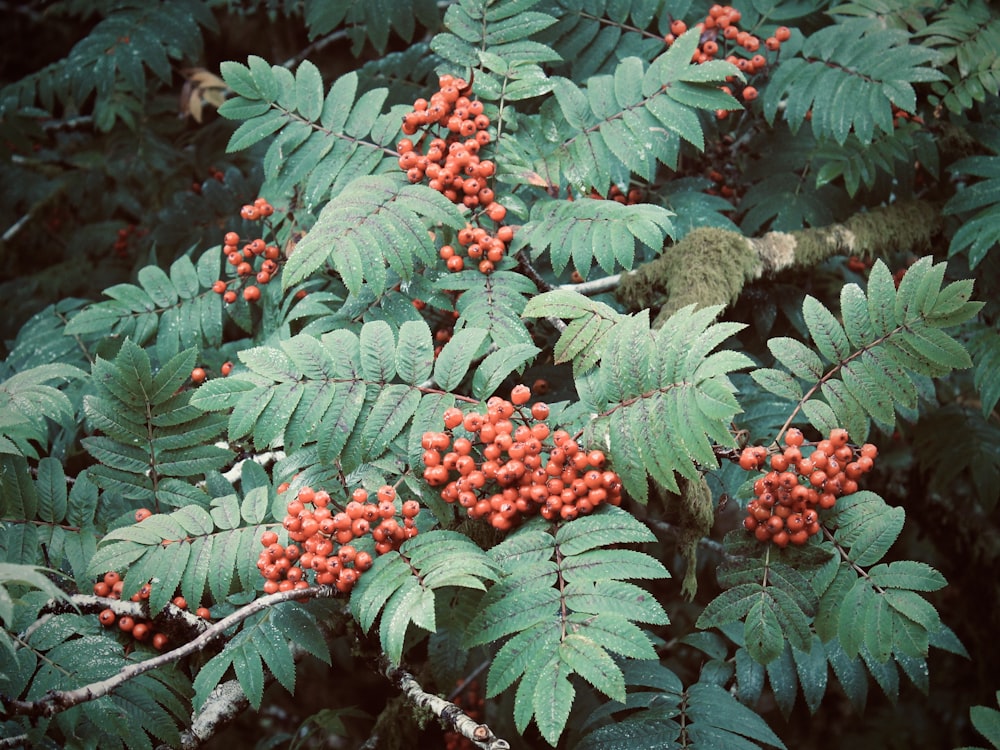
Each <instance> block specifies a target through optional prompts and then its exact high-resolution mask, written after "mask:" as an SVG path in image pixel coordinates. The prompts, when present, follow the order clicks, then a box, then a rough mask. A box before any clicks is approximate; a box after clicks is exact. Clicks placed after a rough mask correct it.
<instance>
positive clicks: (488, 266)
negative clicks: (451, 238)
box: [438, 226, 514, 273]
mask: <svg viewBox="0 0 1000 750" xmlns="http://www.w3.org/2000/svg"><path fill="white" fill-rule="evenodd" d="M513 237H514V230H513V229H512V228H511V227H509V226H502V227H500V228H499V229H497V231H496V232H495V233H494V234H490V233H489V232H487V231H486V230H485V229H483V228H482V227H472V226H467V227H465V228H463V229H460V230H459V231H458V236H457V237H456V239H457V240H458V247H455V246H454V245H442V246H441V249H440V250H439V251H438V254H439V255H440V256H441V259H442V260H443V261H444V262H445V265H446V266H447V267H448V270H449V271H461V270H463V269H464V268H465V258H464V257H462V253H463V252H464V253H465V257H467V258H468V259H469V260H472V261H477V262H478V266H477V267H478V268H479V271H480V273H493V269H494V268H495V267H496V264H497V263H499V262H500V261H501V260H503V256H504V254H505V253H506V252H507V245H508V244H510V241H511V239H513Z"/></svg>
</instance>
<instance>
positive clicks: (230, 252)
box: [212, 198, 282, 304]
mask: <svg viewBox="0 0 1000 750" xmlns="http://www.w3.org/2000/svg"><path fill="white" fill-rule="evenodd" d="M273 213H274V207H273V206H272V205H271V204H270V203H268V202H267V200H266V199H264V198H257V199H256V200H255V201H254V202H253V203H252V204H250V203H248V204H247V205H245V206H243V208H242V209H240V216H241V217H242V218H244V219H246V220H247V221H257V220H258V219H263V218H267V217H268V216H270V215H271V214H273ZM222 243H223V244H222V253H223V255H225V256H226V261H227V262H228V263H229V265H230V266H233V268H234V269H235V272H236V276H237V278H238V279H240V281H241V282H246V281H250V280H251V279H252V280H255V281H256V283H252V281H251V283H249V284H246V285H245V286H244V287H243V299H245V300H246V301H247V302H256V301H257V300H259V299H260V287H259V286H257V285H258V284H261V285H263V284H267V283H269V282H270V281H271V279H272V278H274V276H275V274H276V273H277V272H278V269H279V267H280V264H281V260H282V253H281V248H279V247H278V246H277V245H268V244H267V243H266V242H265V241H264V239H263V238H262V237H258V238H256V239H254V240H251V241H250V242H247V243H246V244H244V245H243V247H242V248H240V247H239V243H240V236H239V234H237V233H236V232H226V235H225V237H223V238H222ZM257 258H263V261H262V262H261V264H260V266H259V267H257V266H256V265H255V263H256V259H257ZM212 291H213V292H215V293H216V294H221V295H222V299H223V301H224V302H225V303H226V304H232V303H233V302H235V301H236V290H235V289H230V288H229V282H226V281H224V280H222V279H219V280H218V281H216V282H215V283H214V284H212Z"/></svg>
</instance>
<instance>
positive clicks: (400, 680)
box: [382, 660, 510, 750]
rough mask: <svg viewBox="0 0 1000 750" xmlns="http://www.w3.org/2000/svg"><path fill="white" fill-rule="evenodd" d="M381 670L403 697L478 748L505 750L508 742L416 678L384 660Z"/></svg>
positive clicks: (507, 747) (508, 744)
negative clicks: (433, 692) (424, 686)
mask: <svg viewBox="0 0 1000 750" xmlns="http://www.w3.org/2000/svg"><path fill="white" fill-rule="evenodd" d="M382 666H383V669H382V671H383V673H384V674H385V676H386V677H388V678H389V680H390V681H391V682H392V683H393V684H394V685H396V686H397V687H398V688H399V689H400V690H402V691H403V694H404V695H405V696H406V698H407V700H409V701H410V702H412V703H413V704H414V705H417V706H420V707H421V708H426V709H428V710H429V711H431V712H432V713H433V714H434V715H435V716H437V717H438V718H439V719H440V720H441V723H442V724H444V725H445V726H447V727H449V728H450V729H454V730H455V731H456V732H458V733H459V734H461V735H462V736H463V737H465V738H467V739H468V740H469V741H471V742H472V743H474V744H475V745H476V747H479V748H482V750H509V749H510V743H509V742H507V740H504V739H500V738H499V737H497V736H496V735H495V734H493V730H492V729H490V728H489V727H488V726H487V725H486V724H480V723H479V722H477V721H476V720H475V719H473V718H472V717H471V716H469V715H468V714H466V713H465V712H464V711H463V710H462V709H461V708H459V707H458V706H456V705H455V704H454V703H451V702H450V701H446V700H445V699H444V698H441V697H438V696H437V695H433V694H431V693H428V692H426V691H425V690H424V689H423V688H422V687H421V686H420V683H419V682H417V680H416V678H415V677H414V676H413V675H412V674H410V673H409V672H407V671H406V670H405V669H402V668H400V667H394V666H393V665H392V664H389V663H388V661H387V660H384V661H383V665H382Z"/></svg>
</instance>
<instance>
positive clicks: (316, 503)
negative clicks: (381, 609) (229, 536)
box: [257, 485, 420, 594]
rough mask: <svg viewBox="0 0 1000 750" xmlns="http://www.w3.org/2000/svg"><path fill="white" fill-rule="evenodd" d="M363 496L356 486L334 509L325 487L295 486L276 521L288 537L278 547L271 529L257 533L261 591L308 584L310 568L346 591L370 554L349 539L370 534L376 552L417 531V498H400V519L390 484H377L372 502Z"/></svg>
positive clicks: (328, 583) (365, 566)
mask: <svg viewBox="0 0 1000 750" xmlns="http://www.w3.org/2000/svg"><path fill="white" fill-rule="evenodd" d="M279 489H281V488H279ZM368 499H369V498H368V491H367V490H365V489H363V488H360V487H359V488H358V489H356V490H354V492H353V493H352V494H351V500H350V502H348V503H347V505H346V506H344V508H343V510H339V511H338V510H336V506H334V508H331V507H330V506H331V503H332V501H331V498H330V495H329V493H327V492H326V491H324V490H314V489H313V488H311V487H303V488H302V489H300V490H299V491H298V494H297V495H296V497H295V499H294V500H292V501H290V502H289V503H288V505H287V507H286V511H287V515H286V516H285V518H284V520H283V521H282V525H283V526H284V527H285V530H286V531H287V532H288V538H289V539H291V541H292V542H293V543H292V544H288V545H287V546H284V547H283V546H282V545H281V544H279V543H278V534H277V533H276V532H274V531H265V532H264V534H263V535H262V536H261V539H260V541H261V544H263V545H264V549H263V550H262V551H261V553H260V557H259V558H258V559H257V569H258V570H260V573H261V575H262V576H264V578H265V581H264V593H267V594H273V593H275V592H276V591H290V590H292V589H304V588H308V587H309V582H308V580H307V576H308V574H309V573H310V572H312V574H313V579H314V580H315V582H316V584H318V585H321V586H335V587H336V588H337V590H338V591H340V592H342V593H347V592H349V591H350V590H351V589H352V588H354V584H356V583H357V582H358V579H359V578H360V577H361V574H362V573H363V572H364V571H366V570H368V569H369V568H370V567H371V566H372V563H373V558H372V554H371V553H370V552H368V551H366V550H363V549H358V548H357V547H356V546H355V545H354V544H353V542H354V541H355V540H358V539H361V538H362V537H365V536H368V535H371V537H372V539H373V540H374V542H375V552H376V553H377V554H380V555H381V554H385V553H386V552H388V551H390V550H393V549H397V548H398V547H399V545H401V544H402V543H403V542H404V541H406V540H407V539H409V538H411V537H414V536H416V535H417V527H416V521H415V519H416V517H417V514H418V513H420V504H419V503H418V502H417V501H416V500H406V501H405V502H403V503H402V504H401V507H400V513H401V514H402V519H398V518H397V517H396V488H395V487H392V486H391V485H383V486H382V487H380V488H379V490H378V493H377V497H376V499H377V502H374V503H372V502H368ZM300 545H301V546H300Z"/></svg>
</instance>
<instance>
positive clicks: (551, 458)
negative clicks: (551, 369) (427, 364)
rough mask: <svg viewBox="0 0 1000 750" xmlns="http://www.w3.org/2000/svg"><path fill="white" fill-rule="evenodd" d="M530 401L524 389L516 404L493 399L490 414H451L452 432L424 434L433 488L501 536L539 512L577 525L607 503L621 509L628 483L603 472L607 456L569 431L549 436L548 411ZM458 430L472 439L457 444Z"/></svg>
mask: <svg viewBox="0 0 1000 750" xmlns="http://www.w3.org/2000/svg"><path fill="white" fill-rule="evenodd" d="M530 399H531V389H530V388H528V386H526V385H517V386H514V388H513V389H512V390H511V394H510V400H509V401H508V400H507V399H504V398H500V397H499V396H494V397H492V398H490V399H489V400H488V401H487V402H486V413H485V414H481V413H479V412H469V413H468V414H465V413H463V412H462V411H461V410H460V409H458V408H457V407H452V408H450V409H448V410H447V411H445V413H444V426H445V430H446V431H445V432H425V433H424V435H423V439H422V443H421V444H422V445H423V448H424V454H423V462H424V466H425V467H426V468H425V469H424V479H425V480H426V481H427V483H428V484H430V485H431V486H433V487H441V488H442V489H441V497H442V499H444V500H445V501H446V502H449V503H455V502H457V503H458V504H459V505H461V506H462V507H463V508H465V509H466V512H467V513H468V515H469V518H485V519H486V520H487V521H488V522H489V523H490V525H492V526H493V527H494V528H496V529H498V530H500V531H508V530H509V529H511V528H513V527H514V526H515V525H516V524H517V523H519V522H520V521H521V519H522V518H524V517H526V516H530V515H533V514H535V513H539V514H541V516H542V517H543V518H545V519H547V520H559V519H562V520H566V521H571V520H573V519H574V518H576V517H577V516H578V515H584V514H587V513H590V512H592V511H593V510H594V509H595V508H596V507H597V506H598V505H600V504H601V503H604V502H607V503H611V504H612V505H618V504H620V503H621V480H620V479H619V477H618V475H617V474H616V473H615V472H613V471H608V470H604V464H605V457H604V453H602V452H601V451H599V450H593V451H590V452H587V451H584V450H583V449H582V448H581V447H580V445H579V444H578V443H577V442H576V441H575V440H573V438H572V437H571V436H570V435H569V433H568V432H566V431H565V430H556V431H555V432H550V429H549V426H548V424H546V423H545V420H546V419H547V418H548V416H549V407H548V405H546V404H544V403H542V402H536V403H534V404H532V405H531V407H530V408H529V407H528V406H527V404H528V401H529V400H530ZM515 421H517V422H519V423H520V424H517V425H515ZM459 427H461V428H462V429H464V431H465V432H466V433H467V434H468V435H470V436H471V437H465V436H459V437H456V436H455V435H454V434H453V431H454V430H455V429H457V428H459ZM550 437H551V443H547V442H546V441H547V440H548V439H549V438H550Z"/></svg>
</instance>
